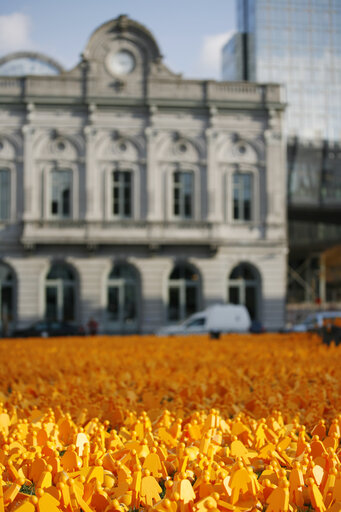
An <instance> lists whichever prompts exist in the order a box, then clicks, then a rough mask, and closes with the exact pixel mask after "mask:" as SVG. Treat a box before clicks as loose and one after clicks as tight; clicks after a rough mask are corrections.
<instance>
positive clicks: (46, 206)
mask: <svg viewBox="0 0 341 512" xmlns="http://www.w3.org/2000/svg"><path fill="white" fill-rule="evenodd" d="M53 171H70V172H71V177H72V178H71V193H70V210H71V212H70V216H68V217H63V216H58V215H53V214H52V212H51V204H52V173H53ZM41 172H42V199H43V201H42V218H43V219H44V220H50V221H58V222H65V223H67V222H69V221H72V220H75V219H77V218H78V217H79V192H78V189H79V187H78V185H79V166H78V164H76V163H73V162H68V161H59V162H58V164H57V163H51V162H50V163H48V164H44V165H43V166H42V168H41Z"/></svg>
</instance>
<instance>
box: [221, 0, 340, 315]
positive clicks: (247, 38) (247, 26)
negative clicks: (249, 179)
mask: <svg viewBox="0 0 341 512" xmlns="http://www.w3.org/2000/svg"><path fill="white" fill-rule="evenodd" d="M236 8H237V24H238V27H237V33H236V34H235V35H234V36H233V37H232V39H230V41H229V42H228V43H227V44H226V45H225V47H224V48H223V55H222V57H223V58H222V63H223V69H222V75H223V79H224V80H237V81H251V82H260V83H274V82H275V83H281V84H283V87H284V89H285V95H284V97H285V98H286V103H287V108H286V116H285V119H286V123H285V130H284V131H285V133H286V135H287V142H288V152H287V157H288V158H287V161H288V190H287V193H288V196H287V197H288V218H289V224H288V226H289V267H288V291H287V299H288V303H295V304H297V303H300V302H301V303H311V304H314V303H315V304H318V305H320V304H323V305H325V307H334V306H335V305H337V307H341V280H340V279H339V278H337V279H336V280H335V279H334V278H333V279H332V278H329V277H328V276H331V275H336V274H335V272H330V271H328V269H327V270H326V269H325V268H324V267H325V261H326V257H325V254H326V251H327V250H328V248H329V247H331V246H335V245H337V244H340V247H341V0H236ZM326 276H327V277H326Z"/></svg>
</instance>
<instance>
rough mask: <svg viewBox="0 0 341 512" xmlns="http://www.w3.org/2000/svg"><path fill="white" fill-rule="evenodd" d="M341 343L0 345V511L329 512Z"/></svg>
mask: <svg viewBox="0 0 341 512" xmlns="http://www.w3.org/2000/svg"><path fill="white" fill-rule="evenodd" d="M340 355H341V347H337V346H334V345H333V344H331V345H330V346H326V345H323V344H322V343H321V341H320V339H319V338H318V337H317V336H313V335H305V334H299V335H298V334H295V335H294V334H291V335H290V334H287V335H279V334H278V335H275V334H266V335H261V336H259V335H253V336H247V335H245V336H244V335H229V336H227V335H226V336H222V337H221V339H219V340H210V339H208V338H205V337H197V338H195V337H185V338H170V339H166V338H165V339H163V338H159V337H153V336H141V337H109V336H98V337H84V338H63V339H61V338H60V339H43V340H41V339H37V340H0V512H2V511H12V510H13V511H14V510H16V511H18V512H34V511H35V510H38V511H39V512H54V511H68V512H76V511H77V512H78V511H79V512H80V511H84V512H90V511H103V512H109V511H120V512H126V511H128V510H135V509H141V510H158V511H162V512H177V511H179V512H206V511H208V510H209V511H211V512H216V511H221V512H233V511H236V512H239V511H245V512H247V511H252V512H256V510H260V511H262V510H265V509H266V510H267V511H268V512H287V511H288V512H289V511H290V512H293V511H295V510H299V511H300V512H301V511H302V510H311V509H314V510H317V511H318V512H325V511H326V510H328V511H329V510H330V511H331V512H341V464H340V460H341V459H340V457H341V447H340V436H341V434H340V427H341V414H340V413H341V393H340V391H341V378H340V377H341V365H340Z"/></svg>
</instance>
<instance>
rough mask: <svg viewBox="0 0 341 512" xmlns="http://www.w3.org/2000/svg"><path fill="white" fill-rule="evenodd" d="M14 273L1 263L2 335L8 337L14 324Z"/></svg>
mask: <svg viewBox="0 0 341 512" xmlns="http://www.w3.org/2000/svg"><path fill="white" fill-rule="evenodd" d="M14 282H15V279H14V272H13V271H12V270H11V268H10V267H9V266H8V265H5V264H4V263H0V335H1V336H7V335H8V334H9V331H10V330H11V327H12V325H13V322H14Z"/></svg>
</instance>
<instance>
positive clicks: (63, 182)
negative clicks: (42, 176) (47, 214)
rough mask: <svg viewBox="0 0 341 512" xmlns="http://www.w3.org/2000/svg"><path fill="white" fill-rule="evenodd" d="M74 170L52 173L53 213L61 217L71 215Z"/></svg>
mask: <svg viewBox="0 0 341 512" xmlns="http://www.w3.org/2000/svg"><path fill="white" fill-rule="evenodd" d="M71 196H72V171H71V170H58V171H52V173H51V215H52V216H53V217H56V218H59V219H66V218H69V217H71Z"/></svg>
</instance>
